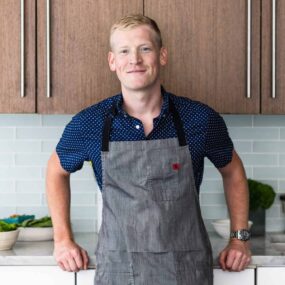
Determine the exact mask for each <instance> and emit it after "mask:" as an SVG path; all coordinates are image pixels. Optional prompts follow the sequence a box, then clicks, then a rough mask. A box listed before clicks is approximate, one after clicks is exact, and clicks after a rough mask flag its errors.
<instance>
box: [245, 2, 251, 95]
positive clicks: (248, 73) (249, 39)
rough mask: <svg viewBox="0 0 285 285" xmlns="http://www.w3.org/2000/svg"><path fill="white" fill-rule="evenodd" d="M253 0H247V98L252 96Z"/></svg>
mask: <svg viewBox="0 0 285 285" xmlns="http://www.w3.org/2000/svg"><path fill="white" fill-rule="evenodd" d="M250 91H251V0H248V1H247V94H246V97H247V98H251V93H250Z"/></svg>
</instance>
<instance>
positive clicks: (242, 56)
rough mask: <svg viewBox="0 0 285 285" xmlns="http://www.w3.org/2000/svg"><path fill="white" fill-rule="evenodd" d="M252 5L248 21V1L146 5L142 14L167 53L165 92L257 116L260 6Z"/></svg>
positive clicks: (151, 0)
mask: <svg viewBox="0 0 285 285" xmlns="http://www.w3.org/2000/svg"><path fill="white" fill-rule="evenodd" d="M251 2H252V5H251V13H250V15H251V16H250V18H248V6H247V3H248V1H240V0H238V1H237V0H226V1H222V0H212V1H208V0H199V1H198V0H188V1H184V0H177V1H173V0H145V8H144V11H145V14H146V15H147V16H150V17H152V18H154V19H155V20H156V21H157V23H158V25H159V26H160V27H161V31H162V34H163V37H164V43H165V46H166V47H168V50H169V63H168V66H167V67H166V68H165V70H164V72H163V84H164V85H165V87H166V89H169V90H171V91H172V92H174V93H175V94H177V95H180V96H185V97H189V98H192V99H196V100H199V101H202V102H205V103H207V104H208V105H210V106H211V107H213V108H215V109H216V110H217V111H219V112H221V113H259V111H260V109H259V108H260V13H261V10H260V9H261V7H260V1H259V0H253V1H251ZM249 12H250V11H249ZM248 20H249V22H248ZM248 28H249V29H248ZM248 33H249V34H248ZM248 35H249V36H250V39H251V53H250V54H251V59H250V63H251V70H250V79H251V80H250V82H247V60H248V58H247V55H248V54H247V37H248ZM247 84H250V98H247V95H248V94H247Z"/></svg>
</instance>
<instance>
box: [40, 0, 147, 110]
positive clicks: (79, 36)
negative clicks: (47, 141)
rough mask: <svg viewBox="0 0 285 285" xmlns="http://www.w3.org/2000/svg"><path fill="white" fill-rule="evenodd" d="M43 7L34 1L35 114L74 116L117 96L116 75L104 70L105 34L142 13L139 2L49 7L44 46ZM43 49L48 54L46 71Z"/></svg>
mask: <svg viewBox="0 0 285 285" xmlns="http://www.w3.org/2000/svg"><path fill="white" fill-rule="evenodd" d="M46 2H47V1H46V0H39V1H37V3H38V4H37V5H38V14H37V16H38V20H37V23H38V112H39V113H76V112H78V111H80V110H81V109H83V108H85V107H87V106H89V105H91V104H94V103H96V102H98V101H99V100H102V99H104V98H106V97H109V96H111V95H115V94H116V93H118V92H120V85H119V82H118V80H117V78H116V75H115V74H113V73H112V72H111V71H110V70H109V66H108V62H107V54H108V51H109V30H110V27H111V25H112V24H113V22H114V21H115V20H117V19H119V18H120V17H122V16H123V15H125V14H128V13H139V12H140V13H142V11H143V1H142V0H129V1H125V0H117V1H113V0H96V1H90V0H81V1H79V0H53V1H50V17H49V22H50V41H49V42H47V43H46V35H47V33H46V30H47V7H46ZM47 47H49V48H50V61H49V62H50V69H49V70H47V67H48V64H47V51H48V49H47ZM48 76H50V79H48ZM48 82H50V84H49V87H48V86H47V84H48ZM47 90H50V94H47ZM48 96H50V98H47V97H48Z"/></svg>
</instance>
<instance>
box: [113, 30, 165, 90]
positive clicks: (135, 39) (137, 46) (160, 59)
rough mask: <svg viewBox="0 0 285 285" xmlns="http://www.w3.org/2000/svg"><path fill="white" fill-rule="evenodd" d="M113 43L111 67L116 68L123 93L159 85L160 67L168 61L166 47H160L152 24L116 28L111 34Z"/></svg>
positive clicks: (114, 69)
mask: <svg viewBox="0 0 285 285" xmlns="http://www.w3.org/2000/svg"><path fill="white" fill-rule="evenodd" d="M111 45H112V51H111V52H109V55H108V61H109V66H110V69H111V71H116V73H117V76H118V78H119V80H120V82H121V86H122V91H123V92H124V90H129V91H142V90H147V89H148V88H151V87H153V86H154V85H155V84H158V85H160V80H159V70H160V66H163V65H165V64H166V62H167V52H166V49H165V48H161V49H159V47H158V46H157V43H156V42H155V38H154V32H153V31H152V30H151V29H150V27H148V26H146V25H143V26H139V27H136V28H133V29H131V30H127V31H122V30H116V31H115V32H114V33H113V34H112V36H111Z"/></svg>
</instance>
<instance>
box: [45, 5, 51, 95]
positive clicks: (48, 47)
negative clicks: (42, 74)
mask: <svg viewBox="0 0 285 285" xmlns="http://www.w3.org/2000/svg"><path fill="white" fill-rule="evenodd" d="M46 4H47V7H46V8H47V15H46V16H47V19H46V21H47V23H46V49H47V54H46V65H47V67H46V68H47V78H46V81H47V83H46V84H47V85H46V86H47V87H46V88H47V90H46V92H47V93H46V97H47V98H50V97H51V95H50V0H47V1H46Z"/></svg>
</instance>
